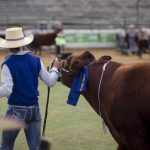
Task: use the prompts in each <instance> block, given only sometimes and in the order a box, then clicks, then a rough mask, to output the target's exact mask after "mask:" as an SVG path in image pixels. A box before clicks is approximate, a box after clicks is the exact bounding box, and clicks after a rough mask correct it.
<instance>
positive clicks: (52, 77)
mask: <svg viewBox="0 0 150 150" xmlns="http://www.w3.org/2000/svg"><path fill="white" fill-rule="evenodd" d="M57 63H58V64H57ZM58 68H59V62H54V65H53V67H52V69H51V70H50V72H48V71H47V70H46V69H45V66H44V64H43V62H42V61H41V70H40V73H39V77H40V79H41V80H42V81H43V82H44V83H45V84H46V85H47V86H51V87H52V86H54V85H55V83H56V81H57V79H58V77H59V76H60V73H59V71H58Z"/></svg>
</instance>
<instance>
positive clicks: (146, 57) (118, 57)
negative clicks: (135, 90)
mask: <svg viewBox="0 0 150 150" xmlns="http://www.w3.org/2000/svg"><path fill="white" fill-rule="evenodd" d="M86 50H88V51H90V52H91V53H92V54H94V56H95V57H96V58H97V59H98V58H100V57H101V56H104V55H109V56H111V57H112V60H113V61H118V62H122V63H132V62H143V61H150V54H143V56H142V58H139V57H138V56H137V55H132V54H129V55H128V56H124V55H122V54H120V53H119V52H117V51H116V50H115V49H71V50H66V51H65V52H64V53H67V52H72V54H78V53H82V52H83V51H86ZM54 57H55V55H54V52H53V51H52V52H46V51H43V54H42V56H41V58H42V60H43V61H44V62H45V64H48V63H49V60H50V59H52V58H54Z"/></svg>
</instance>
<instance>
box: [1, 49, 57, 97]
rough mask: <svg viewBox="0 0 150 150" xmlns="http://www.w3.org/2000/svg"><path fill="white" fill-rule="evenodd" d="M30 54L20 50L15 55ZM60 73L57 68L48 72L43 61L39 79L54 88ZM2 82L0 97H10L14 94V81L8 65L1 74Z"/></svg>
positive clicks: (4, 66)
mask: <svg viewBox="0 0 150 150" xmlns="http://www.w3.org/2000/svg"><path fill="white" fill-rule="evenodd" d="M26 53H28V51H26V50H20V51H19V52H18V53H15V54H14V55H24V54H26ZM59 75H60V74H59V71H58V69H57V68H55V67H53V68H52V69H51V70H50V72H48V71H47V70H46V69H45V67H44V64H43V62H42V61H41V70H40V72H39V78H40V79H41V80H42V81H43V82H44V83H45V84H46V85H47V86H54V85H55V83H56V81H57V79H58V77H59ZM1 82H2V86H0V97H8V96H10V95H11V93H12V89H13V85H14V83H13V79H12V76H11V73H10V71H9V68H8V67H7V65H6V64H4V65H3V67H2V72H1Z"/></svg>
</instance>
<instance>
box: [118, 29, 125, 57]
mask: <svg viewBox="0 0 150 150" xmlns="http://www.w3.org/2000/svg"><path fill="white" fill-rule="evenodd" d="M117 43H118V48H119V52H121V54H123V55H128V52H127V43H126V30H125V29H124V28H122V29H120V31H119V33H118V34H117Z"/></svg>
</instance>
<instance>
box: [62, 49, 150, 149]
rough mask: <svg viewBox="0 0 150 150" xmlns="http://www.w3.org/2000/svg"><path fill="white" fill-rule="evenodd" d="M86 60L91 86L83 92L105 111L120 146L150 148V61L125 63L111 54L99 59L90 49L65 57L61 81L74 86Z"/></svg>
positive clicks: (125, 147) (105, 118) (101, 112)
mask: <svg viewBox="0 0 150 150" xmlns="http://www.w3.org/2000/svg"><path fill="white" fill-rule="evenodd" d="M85 64H88V68H89V71H88V72H89V80H88V90H87V92H81V94H82V95H83V96H84V97H85V99H86V100H87V101H88V103H89V104H90V105H91V106H92V108H93V109H94V110H95V111H96V113H97V114H98V115H100V114H101V116H102V118H103V120H104V121H105V123H106V125H107V126H108V128H109V130H110V132H111V134H112V136H113V137H114V139H115V140H116V142H117V143H118V148H117V150H150V62H143V63H132V64H122V63H119V62H115V61H111V57H110V56H103V57H101V58H100V59H99V60H96V59H95V57H94V56H93V55H92V54H91V53H90V52H88V51H86V52H84V53H82V54H81V55H77V56H75V55H72V56H69V57H68V58H66V60H64V63H63V65H62V68H61V74H62V77H61V78H60V80H61V82H62V83H63V84H64V85H66V86H68V87H71V84H72V82H73V79H74V77H75V75H76V74H77V73H78V72H79V70H80V69H81V68H82V67H83V66H84V65H85ZM106 64H107V65H106ZM103 66H105V67H106V68H105V70H103V69H102V68H103ZM102 70H103V71H102ZM102 74H103V75H102ZM100 80H101V82H100ZM100 83H101V84H100Z"/></svg>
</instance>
